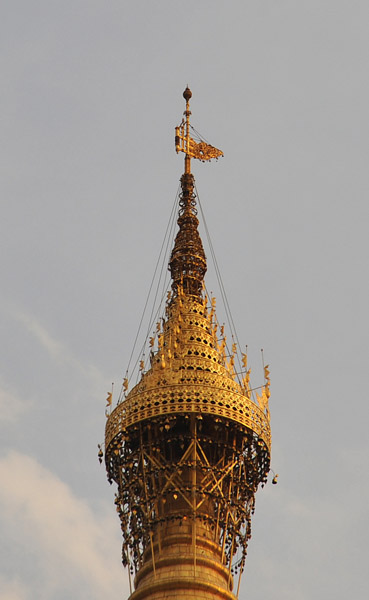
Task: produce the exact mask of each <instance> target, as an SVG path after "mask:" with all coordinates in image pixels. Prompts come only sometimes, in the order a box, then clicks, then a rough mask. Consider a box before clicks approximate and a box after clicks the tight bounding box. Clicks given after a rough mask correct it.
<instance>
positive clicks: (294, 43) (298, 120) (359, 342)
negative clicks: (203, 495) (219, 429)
mask: <svg viewBox="0 0 369 600" xmlns="http://www.w3.org/2000/svg"><path fill="white" fill-rule="evenodd" d="M368 56H369V4H368V2H367V0H362V1H360V0H351V1H348V0H347V1H343V0H300V1H299V0H253V1H248V0H242V1H239V0H237V1H233V2H232V1H230V2H225V1H220V0H212V1H208V0H197V1H196V2H195V1H193V0H188V1H187V2H177V1H175V0H170V1H169V0H165V1H160V0H159V1H154V0H152V1H150V2H149V1H146V2H143V1H139V0H138V1H136V2H133V1H132V2H127V1H124V0H120V1H118V0H115V1H109V0H105V1H101V0H84V1H83V0H63V1H57V0H45V1H43V2H41V1H38V0H8V1H6V0H5V1H3V2H2V3H1V8H0V65H1V90H2V91H1V112H0V134H1V140H2V143H1V146H0V153H1V161H0V164H1V166H0V169H1V179H0V181H1V184H0V185H1V203H2V215H1V225H0V227H1V231H0V239H1V246H2V251H1V253H0V261H1V283H2V286H1V288H2V291H1V299H0V325H1V339H2V344H1V378H0V428H1V432H0V436H1V447H0V540H1V542H0V544H1V546H0V598H1V599H2V600H33V599H35V598H37V599H38V600H67V599H69V598H74V599H75V600H87V599H88V600H100V599H101V598H109V600H113V599H120V600H124V599H125V598H127V596H128V583H127V575H126V573H125V572H124V570H123V568H122V567H121V563H120V545H121V538H120V526H119V521H118V518H117V516H116V513H115V510H114V503H113V498H114V490H113V489H112V488H111V487H110V486H109V485H108V483H107V481H106V476H105V472H104V468H103V466H100V465H99V463H98V460H97V444H98V443H101V442H102V441H103V438H104V427H105V415H104V409H105V398H106V393H107V392H108V391H109V390H110V387H111V383H112V382H115V386H116V389H118V388H119V386H120V384H121V382H122V377H123V375H124V373H125V370H126V367H127V363H128V360H129V356H130V353H131V350H132V345H133V341H134V337H135V335H136V331H137V327H138V323H139V320H140V318H141V313H142V309H143V306H144V303H145V300H146V295H147V291H148V288H149V284H150V281H151V278H152V274H153V271H154V268H155V264H156V260H157V256H158V254H159V250H160V246H161V243H162V240H163V237H164V232H165V228H166V224H167V222H168V218H169V214H170V211H171V209H172V206H173V202H174V199H175V196H176V192H177V188H178V180H179V178H180V175H181V172H182V169H183V160H182V157H181V156H177V155H176V154H175V151H174V138H173V136H174V126H175V125H177V124H178V123H179V122H180V120H181V118H182V113H183V110H184V101H183V98H182V92H183V90H184V88H185V87H186V84H187V83H188V84H189V85H190V87H191V89H192V92H193V98H192V104H191V110H192V122H193V124H194V126H195V127H196V129H198V130H199V131H200V132H201V133H202V134H203V135H204V136H205V137H206V138H207V139H208V140H209V141H210V142H211V143H212V144H213V145H215V146H217V147H219V148H221V149H222V150H223V151H224V155H225V156H224V158H222V159H221V160H220V161H218V163H211V164H202V163H198V164H194V165H193V171H194V174H195V178H196V183H197V188H198V190H199V194H200V199H201V204H202V207H203V210H204V212H205V217H206V222H207V225H208V228H209V230H210V235H211V239H212V243H213V246H214V248H215V252H216V256H217V259H218V263H219V267H220V270H221V273H222V278H223V283H224V285H225V288H226V291H227V296H228V300H229V303H230V306H231V310H232V315H233V320H234V322H235V325H236V329H237V333H238V337H239V339H240V341H241V342H242V343H244V344H248V347H249V352H250V362H251V367H252V375H253V376H254V379H252V381H253V383H254V384H255V385H257V384H258V383H259V384H260V380H261V379H262V368H261V358H260V348H262V347H263V348H264V357H265V359H266V362H268V363H269V364H270V370H271V391H272V397H271V416H272V433H273V450H272V452H273V456H272V467H273V469H274V471H276V472H278V473H279V484H278V485H277V486H272V485H270V484H268V485H267V486H266V487H265V488H264V489H263V490H260V491H259V492H258V494H257V498H256V513H255V516H254V520H253V537H252V540H251V542H250V545H249V552H248V558H247V561H246V571H245V574H244V576H243V580H242V586H241V592H240V600H247V599H250V598H252V599H253V600H262V599H263V600H264V599H265V598H271V599H273V600H311V599H312V598H314V599H318V600H320V599H324V600H330V599H334V600H347V598H348V597H352V598H356V599H357V600H362V599H366V598H367V593H368V591H367V590H368V576H367V572H368V568H367V563H368V535H369V531H368V529H369V528H368V509H367V498H368V495H369V483H368V450H369V448H368V445H369V444H368V435H367V421H368V416H369V409H368V399H367V379H368V376H367V373H368V343H367V338H368V288H369V284H368V267H367V263H368V249H369V242H368V216H369V214H368V213H369V210H368V188H369V186H368V158H369V143H368V140H369V127H368V106H369V82H368ZM202 231H203V229H202ZM205 249H206V252H207V254H208V255H209V251H208V249H207V246H206V244H205ZM212 270H213V266H212V264H211V261H210V260H209V279H208V281H210V282H211V283H210V285H211V286H212V285H213V283H212V282H213V281H214V280H215V279H214V273H213V275H212ZM214 293H215V294H216V295H217V293H216V289H215V287H214ZM219 310H220V311H221V307H219ZM115 399H116V398H115Z"/></svg>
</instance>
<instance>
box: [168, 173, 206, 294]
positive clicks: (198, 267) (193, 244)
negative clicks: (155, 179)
mask: <svg viewBox="0 0 369 600" xmlns="http://www.w3.org/2000/svg"><path fill="white" fill-rule="evenodd" d="M194 184H195V180H194V177H193V175H192V173H184V174H183V175H182V177H181V188H182V191H181V194H180V200H179V207H180V208H179V217H178V221H177V222H178V225H179V231H178V233H177V236H176V239H175V243H174V248H173V250H172V254H171V257H170V261H169V269H170V272H171V275H172V289H173V292H174V294H175V295H176V294H177V293H178V288H179V286H181V287H182V289H183V291H184V293H185V294H190V295H192V296H198V297H201V293H202V289H203V281H204V276H205V273H206V257H205V252H204V248H203V246H202V241H201V238H200V235H199V232H198V230H197V228H198V225H199V221H198V218H197V216H196V214H197V210H196V195H195V192H194Z"/></svg>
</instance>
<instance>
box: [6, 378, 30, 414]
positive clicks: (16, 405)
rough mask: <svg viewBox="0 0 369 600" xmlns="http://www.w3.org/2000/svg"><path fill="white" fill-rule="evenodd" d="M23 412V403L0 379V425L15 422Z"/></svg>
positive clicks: (24, 407) (24, 406)
mask: <svg viewBox="0 0 369 600" xmlns="http://www.w3.org/2000/svg"><path fill="white" fill-rule="evenodd" d="M25 410H27V407H26V405H25V403H24V402H22V400H20V398H19V397H18V396H17V395H16V394H15V392H13V391H12V390H10V389H9V387H8V386H7V385H6V384H5V383H4V382H3V381H2V380H1V378H0V423H1V422H3V423H4V422H5V423H9V422H13V421H16V420H17V418H18V417H19V416H20V415H21V414H22V413H23V412H24V411H25Z"/></svg>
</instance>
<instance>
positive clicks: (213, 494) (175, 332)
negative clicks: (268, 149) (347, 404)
mask: <svg viewBox="0 0 369 600" xmlns="http://www.w3.org/2000/svg"><path fill="white" fill-rule="evenodd" d="M184 97H185V100H186V111H185V119H184V120H183V121H182V124H181V125H180V126H179V127H178V128H176V147H177V150H178V151H183V152H184V153H185V155H186V156H185V172H184V173H183V175H182V177H181V188H182V191H181V194H180V208H179V217H178V225H179V231H178V233H177V236H176V239H175V243H174V248H173V251H172V254H171V257H170V261H169V269H170V271H171V275H172V293H168V297H167V304H166V310H165V318H162V319H161V320H160V321H158V324H157V327H156V331H155V333H154V335H153V337H152V338H151V339H150V342H149V345H150V368H149V369H148V371H146V372H143V370H142V371H141V375H140V380H139V382H138V383H137V384H136V385H135V386H134V387H133V388H132V389H131V390H129V391H128V393H127V394H126V395H125V397H124V399H123V400H122V402H120V403H118V405H117V407H116V408H115V409H114V410H113V411H112V413H111V414H109V415H108V419H107V422H106V430H105V464H106V469H107V475H108V480H109V482H110V483H112V482H113V481H114V482H115V483H116V485H117V493H116V497H115V505H116V510H117V513H118V515H119V518H120V521H121V529H122V534H123V546H122V561H123V564H124V566H127V567H128V569H129V574H130V586H131V595H130V600H159V599H162V598H164V597H165V599H166V600H177V599H178V598H181V599H183V600H190V599H192V598H201V600H237V598H238V595H239V589H240V581H241V574H242V572H243V570H244V566H245V559H246V553H247V544H248V541H249V539H250V537H251V515H252V513H253V511H254V500H255V498H254V496H255V493H256V491H257V488H258V486H259V484H262V485H263V484H264V483H265V482H266V480H267V475H268V472H269V465H270V449H271V436H270V424H269V410H268V400H269V395H270V394H269V369H268V368H267V367H266V370H265V380H266V382H267V384H266V385H265V386H264V388H265V389H264V390H263V394H262V396H261V397H260V398H259V397H258V398H257V400H256V402H255V401H254V400H253V398H252V396H251V388H250V385H249V374H250V370H248V371H247V357H246V355H243V359H242V364H243V367H244V370H245V371H246V373H245V381H244V382H242V383H240V382H239V381H238V379H237V374H236V373H235V364H234V361H235V355H236V352H237V346H236V344H235V343H233V344H232V350H231V351H230V350H229V349H228V346H227V344H226V337H225V335H224V326H221V327H220V328H219V333H218V322H217V320H216V312H215V299H214V298H212V299H211V302H210V306H211V308H210V310H208V308H209V307H208V298H207V297H206V295H205V296H204V276H205V272H206V258H205V254H204V250H203V247H202V242H201V239H200V236H199V233H198V230H197V227H198V219H197V216H196V195H195V193H194V178H193V175H192V173H191V168H190V167H191V163H190V160H191V158H199V159H200V160H210V158H217V156H221V154H222V153H221V152H220V150H216V149H215V148H213V147H212V146H209V147H208V149H207V148H206V146H208V145H206V144H205V142H199V143H196V142H194V141H193V140H192V138H191V137H190V136H189V127H190V123H189V117H190V110H189V100H190V98H191V91H190V90H189V89H188V88H187V89H186V90H185V92H184ZM177 142H178V144H177ZM200 144H205V146H202V147H201V150H199V145H200ZM209 148H210V149H209ZM200 152H201V154H199V153H200ZM206 157H207V158H206ZM127 386H128V382H127ZM99 459H100V460H101V459H102V452H101V453H100V450H99Z"/></svg>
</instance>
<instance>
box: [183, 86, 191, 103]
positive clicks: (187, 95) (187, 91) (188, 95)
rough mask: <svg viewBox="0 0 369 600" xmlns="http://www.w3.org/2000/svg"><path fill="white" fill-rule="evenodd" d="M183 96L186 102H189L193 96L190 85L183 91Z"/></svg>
mask: <svg viewBox="0 0 369 600" xmlns="http://www.w3.org/2000/svg"><path fill="white" fill-rule="evenodd" d="M183 98H184V99H185V100H186V102H189V100H190V98H192V92H191V90H190V88H189V87H188V86H187V87H186V89H185V91H184V92H183Z"/></svg>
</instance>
